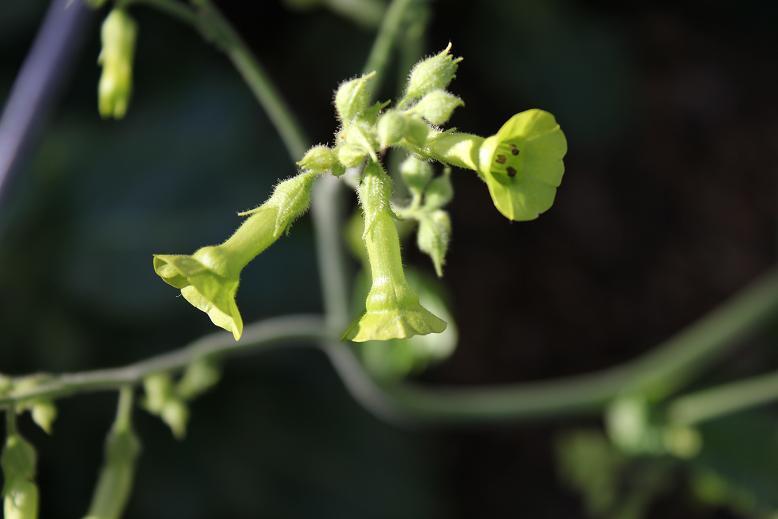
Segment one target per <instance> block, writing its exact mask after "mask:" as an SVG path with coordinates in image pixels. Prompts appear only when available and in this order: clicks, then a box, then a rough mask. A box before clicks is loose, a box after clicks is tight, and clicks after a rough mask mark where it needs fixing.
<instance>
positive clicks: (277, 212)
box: [154, 172, 317, 340]
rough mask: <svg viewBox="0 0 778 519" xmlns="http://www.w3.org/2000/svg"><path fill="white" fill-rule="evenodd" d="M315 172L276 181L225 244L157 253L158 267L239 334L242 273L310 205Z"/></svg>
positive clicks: (202, 307) (166, 278) (163, 275)
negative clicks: (184, 252) (188, 251)
mask: <svg viewBox="0 0 778 519" xmlns="http://www.w3.org/2000/svg"><path fill="white" fill-rule="evenodd" d="M316 176H317V174H316V173H313V172H308V173H302V174H300V175H297V176H296V177H293V178H291V179H289V180H286V181H284V182H281V183H280V184H278V186H276V189H275V190H274V192H273V195H272V196H271V197H270V199H268V201H267V202H265V203H264V204H262V205H261V206H259V207H257V208H256V209H252V210H250V211H246V212H244V213H241V214H242V215H248V216H249V217H248V218H247V219H246V220H245V221H244V222H243V224H242V225H241V226H240V227H239V228H238V230H237V231H235V233H234V234H233V235H232V236H231V237H230V238H229V239H227V241H225V242H224V243H222V244H221V245H211V246H207V247H202V248H201V249H198V250H197V251H196V252H195V253H194V254H192V255H173V254H157V255H155V256H154V271H155V272H156V273H157V275H158V276H159V277H161V278H162V280H163V281H165V282H166V283H167V284H169V285H171V286H173V287H175V288H178V289H179V290H181V295H182V296H184V299H186V300H187V301H188V302H189V303H190V304H191V305H192V306H194V307H195V308H198V309H199V310H202V311H203V312H205V313H206V314H208V317H210V318H211V321H212V322H213V323H214V324H215V325H216V326H219V327H220V328H224V329H225V330H227V331H228V332H231V333H232V335H233V336H234V337H235V340H238V339H240V336H241V334H242V333H243V319H242V318H241V315H240V312H239V310H238V305H237V304H236V302H235V294H236V293H237V291H238V285H239V282H240V273H241V271H242V270H243V267H245V266H246V265H247V264H248V263H249V262H250V261H251V260H252V259H254V258H255V257H256V256H257V255H258V254H260V253H261V252H262V251H264V250H265V249H266V248H268V247H269V246H270V245H272V244H273V243H274V242H275V241H276V240H277V239H278V238H279V237H281V235H283V233H284V232H285V231H286V230H288V229H289V227H290V226H291V224H292V223H293V222H294V220H296V219H297V218H298V217H299V216H300V215H301V214H302V213H304V212H305V211H306V210H307V209H308V206H309V205H310V194H311V187H312V184H313V181H314V180H315V178H316Z"/></svg>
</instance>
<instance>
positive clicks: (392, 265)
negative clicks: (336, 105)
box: [343, 162, 446, 342]
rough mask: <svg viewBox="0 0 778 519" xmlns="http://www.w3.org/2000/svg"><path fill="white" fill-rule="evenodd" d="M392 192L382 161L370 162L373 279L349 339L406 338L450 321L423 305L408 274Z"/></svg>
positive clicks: (366, 199) (367, 195) (367, 191)
mask: <svg viewBox="0 0 778 519" xmlns="http://www.w3.org/2000/svg"><path fill="white" fill-rule="evenodd" d="M390 194H391V187H390V180H389V177H388V176H387V175H386V173H385V172H384V171H383V170H382V169H381V166H379V165H378V164H377V163H375V162H371V163H370V164H368V166H367V167H366V168H365V171H364V173H363V177H362V183H361V184H360V187H359V198H360V202H361V204H362V209H363V211H364V216H365V230H364V234H363V239H364V242H365V248H366V249H367V256H368V261H369V265H370V273H371V278H372V282H371V288H370V291H369V292H368V295H367V300H366V301H365V313H364V314H363V315H362V316H361V317H360V318H359V319H357V320H356V321H355V322H354V323H353V324H352V325H351V326H350V327H349V328H348V329H347V330H346V332H345V333H344V334H343V338H344V339H347V340H351V341H354V342H364V341H371V340H379V341H384V340H389V339H406V338H408V337H412V336H414V335H426V334H429V333H440V332H442V331H443V330H445V329H446V322H445V321H443V320H442V319H440V318H438V317H436V316H435V315H433V314H432V313H431V312H430V311H429V310H427V309H426V308H424V307H423V306H421V304H420V303H419V296H418V295H417V294H416V292H414V290H413V289H412V288H411V287H410V286H409V285H408V282H407V281H406V279H405V274H404V272H403V265H402V257H401V255H400V239H399V236H398V235H397V228H396V227H395V224H394V220H393V219H392V210H391V208H390V206H389V199H390Z"/></svg>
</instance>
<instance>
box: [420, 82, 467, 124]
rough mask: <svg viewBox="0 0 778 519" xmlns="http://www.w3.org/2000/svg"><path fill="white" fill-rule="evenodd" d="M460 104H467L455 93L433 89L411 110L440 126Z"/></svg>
mask: <svg viewBox="0 0 778 519" xmlns="http://www.w3.org/2000/svg"><path fill="white" fill-rule="evenodd" d="M460 106H465V102H464V101H462V100H461V99H460V98H458V97H457V96H455V95H454V94H452V93H450V92H447V91H445V90H433V91H432V92H430V93H429V94H427V95H425V96H424V97H422V98H421V100H420V101H419V102H418V103H416V105H414V107H413V108H412V109H411V111H412V112H413V113H415V114H418V115H420V116H422V117H424V118H425V119H426V120H427V121H429V122H430V123H432V124H435V125H438V126H440V125H443V124H445V123H447V122H448V120H449V119H450V118H451V115H452V114H453V113H454V110H456V109H457V108H458V107H460Z"/></svg>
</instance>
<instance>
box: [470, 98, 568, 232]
mask: <svg viewBox="0 0 778 519" xmlns="http://www.w3.org/2000/svg"><path fill="white" fill-rule="evenodd" d="M566 153H567V139H565V134H564V133H562V129H561V128H560V127H559V125H558V124H557V122H556V120H555V119H554V116H553V115H551V114H550V113H548V112H544V111H543V110H527V111H526V112H521V113H519V114H516V115H514V116H513V117H511V118H510V119H508V122H506V123H505V124H503V125H502V128H500V130H499V131H498V132H497V134H496V135H492V136H491V137H488V138H487V139H486V140H485V141H484V142H483V144H482V145H481V149H480V150H479V153H478V166H479V168H478V171H479V172H480V173H481V175H483V177H484V179H485V180H486V185H487V186H489V193H490V194H491V195H492V200H493V201H494V205H495V206H496V207H497V209H498V210H499V211H500V212H501V213H502V214H503V215H505V216H506V217H507V218H509V219H511V220H534V219H535V218H537V217H538V216H539V215H540V214H541V213H543V212H545V211H547V210H548V209H549V208H550V207H551V206H552V205H553V204H554V196H555V195H556V190H557V187H559V184H560V183H561V182H562V175H563V174H564V172H565V165H564V162H562V159H563V158H564V156H565V154H566Z"/></svg>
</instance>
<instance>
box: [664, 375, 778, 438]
mask: <svg viewBox="0 0 778 519" xmlns="http://www.w3.org/2000/svg"><path fill="white" fill-rule="evenodd" d="M776 400H778V372H773V373H768V374H766V375H760V376H757V377H752V378H749V379H746V380H741V381H738V382H732V383H730V384H726V385H723V386H719V387H714V388H711V389H704V390H702V391H697V392H694V393H690V394H687V395H683V396H680V397H678V398H676V399H675V400H673V401H672V402H671V403H670V405H669V407H668V417H669V419H670V421H671V422H673V423H677V424H681V425H694V424H697V423H700V422H703V421H706V420H711V419H713V418H719V417H721V416H725V415H727V414H730V413H735V412H738V411H742V410H745V409H749V408H751V407H755V406H759V405H764V404H767V403H769V402H773V401H776Z"/></svg>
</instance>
